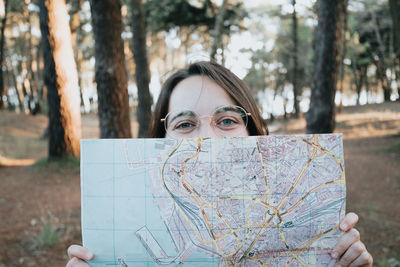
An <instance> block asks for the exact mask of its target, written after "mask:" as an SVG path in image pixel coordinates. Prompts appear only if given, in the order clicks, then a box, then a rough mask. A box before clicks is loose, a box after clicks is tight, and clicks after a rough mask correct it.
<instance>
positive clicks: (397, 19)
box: [389, 0, 400, 60]
mask: <svg viewBox="0 0 400 267" xmlns="http://www.w3.org/2000/svg"><path fill="white" fill-rule="evenodd" d="M389 5H390V11H391V15H392V21H393V33H394V52H395V55H396V58H397V59H398V60H400V1H399V0H389Z"/></svg>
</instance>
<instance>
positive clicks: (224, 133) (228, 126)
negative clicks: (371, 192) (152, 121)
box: [161, 105, 251, 138]
mask: <svg viewBox="0 0 400 267" xmlns="http://www.w3.org/2000/svg"><path fill="white" fill-rule="evenodd" d="M248 116H251V113H248V112H246V110H244V109H243V108H242V107H239V106H231V105H228V106H222V107H219V108H217V109H216V110H215V111H214V112H213V114H212V115H211V116H203V117H200V116H199V115H198V114H197V113H196V112H194V111H191V110H180V111H172V112H170V113H168V114H167V116H165V118H163V119H161V122H163V123H164V127H165V131H166V133H168V135H169V136H171V137H173V138H183V137H197V136H199V130H200V126H201V122H202V120H203V119H206V118H208V119H211V123H210V125H211V127H212V129H213V130H214V132H215V133H216V134H217V135H219V136H221V137H230V136H239V135H241V134H243V132H244V131H245V130H246V127H247V122H248Z"/></svg>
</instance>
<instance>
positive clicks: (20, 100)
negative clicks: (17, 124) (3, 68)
mask: <svg viewBox="0 0 400 267" xmlns="http://www.w3.org/2000/svg"><path fill="white" fill-rule="evenodd" d="M10 68H11V69H10V75H11V78H12V81H13V83H14V88H15V92H16V94H17V99H18V106H19V111H20V112H21V113H24V112H25V107H24V96H23V94H22V89H21V86H20V84H19V83H18V81H17V75H16V71H15V69H14V68H13V66H12V65H11V66H10Z"/></svg>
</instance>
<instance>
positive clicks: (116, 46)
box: [90, 0, 132, 138]
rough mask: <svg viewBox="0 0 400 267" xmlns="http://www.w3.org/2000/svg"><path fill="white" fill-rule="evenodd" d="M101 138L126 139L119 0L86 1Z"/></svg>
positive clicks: (128, 131) (126, 102)
mask: <svg viewBox="0 0 400 267" xmlns="http://www.w3.org/2000/svg"><path fill="white" fill-rule="evenodd" d="M90 9H91V13H92V25H93V33H94V39H95V58H96V64H95V70H96V74H95V79H96V83H97V94H98V101H99V102H98V103H99V104H98V107H99V108H98V112H99V118H100V137H101V138H130V137H131V136H132V134H131V124H130V119H129V99H128V85H127V78H126V69H125V55H124V48H123V42H122V38H121V32H122V19H121V4H120V1H119V0H90Z"/></svg>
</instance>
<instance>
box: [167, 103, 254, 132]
mask: <svg viewBox="0 0 400 267" xmlns="http://www.w3.org/2000/svg"><path fill="white" fill-rule="evenodd" d="M224 107H234V108H239V109H242V110H243V111H244V114H245V115H246V119H247V120H246V125H245V128H247V125H248V123H249V118H248V117H251V113H250V112H247V111H246V110H245V109H244V108H243V107H241V106H236V105H223V106H220V107H217V108H216V109H215V110H214V112H213V113H212V115H209V116H201V117H200V116H198V114H197V112H195V111H192V110H189V109H187V110H183V111H190V112H192V113H194V114H196V115H197V117H198V119H199V121H200V122H201V120H200V119H203V118H212V117H213V116H214V114H215V111H217V110H218V109H221V108H224ZM172 112H173V111H171V112H168V113H167V115H165V117H164V118H161V119H160V122H162V123H163V124H164V129H165V133H168V132H169V131H168V129H167V126H166V121H167V117H168V116H169V115H170V114H171V113H172Z"/></svg>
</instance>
